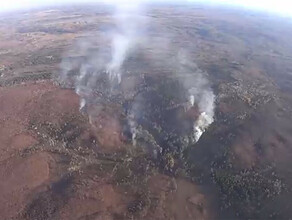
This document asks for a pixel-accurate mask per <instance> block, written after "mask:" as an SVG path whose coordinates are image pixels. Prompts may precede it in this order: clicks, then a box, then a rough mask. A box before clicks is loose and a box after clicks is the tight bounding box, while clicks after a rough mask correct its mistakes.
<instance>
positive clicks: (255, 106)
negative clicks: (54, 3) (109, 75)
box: [0, 5, 292, 220]
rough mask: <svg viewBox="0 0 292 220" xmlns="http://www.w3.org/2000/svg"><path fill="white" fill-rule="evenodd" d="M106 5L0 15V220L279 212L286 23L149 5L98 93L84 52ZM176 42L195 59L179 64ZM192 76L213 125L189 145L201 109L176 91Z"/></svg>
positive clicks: (283, 174) (287, 109) (107, 18)
mask: <svg viewBox="0 0 292 220" xmlns="http://www.w3.org/2000/svg"><path fill="white" fill-rule="evenodd" d="M111 13H112V10H111V9H110V8H108V7H106V6H104V5H94V6H92V5H91V6H72V7H62V8H53V9H42V10H41V9H39V10H33V11H29V12H19V13H17V14H13V15H9V14H2V15H0V176H1V180H0V213H1V218H3V219H38V220H41V219H80V220H81V219H82V220H83V219H84V220H85V219H101V220H123V219H137V220H138V219H141V220H148V219H157V220H163V219H173V220H187V219H290V218H291V216H292V213H291V210H292V209H291V204H292V203H291V197H292V192H291V187H292V173H291V169H290V166H291V165H292V164H291V156H292V148H291V143H292V138H291V132H292V123H291V122H292V117H291V116H292V115H291V114H292V108H291V107H292V90H291V88H292V80H291V79H292V78H291V76H292V69H291V64H292V43H291V40H290V36H292V23H291V21H289V20H288V19H284V18H279V17H275V16H271V15H267V14H260V13H256V12H251V11H240V10H237V9H226V8H221V7H211V6H204V5H188V6H184V5H173V6H170V5H152V6H149V7H148V8H147V12H146V13H145V16H146V17H147V20H148V24H147V26H148V27H147V30H145V33H147V35H148V36H150V37H151V38H150V39H151V40H149V41H146V43H145V42H144V41H143V42H144V43H142V44H140V45H139V46H138V48H139V49H138V50H135V51H134V52H133V53H131V55H129V56H128V57H127V58H126V59H125V61H124V65H123V68H122V71H123V72H124V75H123V77H124V78H122V79H121V83H120V85H119V90H117V91H116V90H114V89H113V91H110V92H111V94H114V95H111V96H108V93H109V87H108V84H107V83H108V82H107V81H106V79H105V78H104V75H103V74H105V73H104V70H103V69H98V70H96V69H95V67H96V63H97V61H96V59H93V58H95V57H96V56H99V54H100V53H101V52H102V53H104V54H108V51H107V50H108V45H109V41H108V38H107V36H105V35H104V32H105V31H106V30H108V29H111V28H112V27H114V26H115V21H114V20H113V18H112V14H111ZM89 43H90V44H89ZM88 44H89V46H88ZM84 45H85V46H84ZM145 45H146V46H145ZM157 48H158V49H157ZM181 48H182V49H183V50H187V53H186V54H187V59H188V60H190V61H191V62H192V63H193V64H194V65H191V66H186V67H185V66H183V68H181V67H182V66H179V68H178V65H177V62H176V59H175V58H174V56H173V54H174V53H176V52H177V51H181ZM104 59H107V57H106V56H105V58H104ZM84 62H86V63H87V64H88V65H87V66H89V67H88V73H87V78H88V79H87V78H82V80H79V78H78V74H79V73H80V72H82V67H81V64H83V63H84ZM68 65H69V67H70V68H69V69H68V68H67V67H68ZM64 66H65V67H64ZM64 68H65V69H66V71H67V72H66V75H65V76H64V75H62V72H64ZM182 69H183V70H182ZM96 71H97V72H98V73H100V74H99V75H98V77H97V78H94V80H91V79H92V78H91V77H92V76H95V72H96ZM176 71H177V72H179V74H177V73H176ZM192 73H196V74H197V75H192ZM199 77H200V79H201V78H203V79H204V80H203V83H201V84H203V86H202V87H200V88H205V87H208V88H210V89H211V90H212V92H213V93H214V96H215V99H214V121H213V122H212V123H211V124H210V125H209V127H208V128H207V129H206V131H205V132H204V133H203V135H202V136H201V137H200V139H199V141H194V140H193V139H194V138H193V137H192V129H193V124H194V122H195V121H196V120H197V119H198V118H199V117H200V113H201V112H200V110H199V104H194V105H192V106H188V91H189V90H188V89H189V87H191V84H192V83H198V81H200V79H199ZM76 80H79V81H78V82H79V84H78V86H79V90H78V88H77V86H76ZM205 81H206V82H207V83H206V82H205ZM201 84H200V85H201ZM85 85H86V87H85ZM89 87H90V92H88V88H89ZM76 91H77V92H76ZM121 91H122V92H121ZM199 94H201V93H199ZM82 99H85V100H86V105H84V106H82V108H80V107H81V106H80V103H82ZM129 115H130V116H131V119H133V120H134V122H133V123H135V126H136V127H135V129H136V130H135V132H136V134H135V142H136V143H135V144H133V143H132V135H133V134H132V133H133V131H132V130H131V128H130V126H129V123H128V121H129V119H128V117H129Z"/></svg>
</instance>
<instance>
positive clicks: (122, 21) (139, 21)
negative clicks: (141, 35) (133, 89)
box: [107, 1, 145, 83]
mask: <svg viewBox="0 0 292 220" xmlns="http://www.w3.org/2000/svg"><path fill="white" fill-rule="evenodd" d="M141 3H142V1H121V2H119V3H116V4H115V10H116V12H115V16H114V17H115V23H116V26H117V31H116V32H115V33H114V34H113V36H112V60H111V62H110V63H109V64H108V67H107V72H108V73H109V76H110V79H111V80H113V81H116V80H117V82H118V83H120V82H121V79H122V71H121V68H122V66H123V63H124V61H125V60H126V58H127V56H128V54H129V52H130V50H131V49H133V48H134V47H135V46H136V44H137V40H138V32H139V29H141V27H142V26H143V25H144V21H145V20H144V17H143V16H142V13H141Z"/></svg>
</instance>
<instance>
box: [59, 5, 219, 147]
mask: <svg viewBox="0 0 292 220" xmlns="http://www.w3.org/2000/svg"><path fill="white" fill-rule="evenodd" d="M133 2H134V3H133ZM133 2H130V3H129V2H128V3H125V2H123V3H121V4H115V7H114V12H115V13H114V16H113V17H114V24H115V28H114V29H113V30H111V32H105V33H99V35H98V36H96V38H98V39H95V40H93V41H85V42H84V41H81V42H79V43H78V46H77V49H76V50H77V51H79V53H80V55H79V56H76V57H73V56H71V55H69V56H68V57H67V58H64V60H63V62H62V73H61V77H60V79H61V81H62V82H63V83H64V84H71V86H72V87H74V88H75V90H76V93H77V94H78V95H79V96H80V100H81V101H80V110H81V111H84V112H86V113H87V114H88V115H89V118H90V121H94V120H93V119H92V118H94V117H96V116H97V115H98V114H99V113H100V109H102V108H103V106H104V105H107V104H109V103H113V102H117V103H119V104H120V105H121V106H124V103H129V102H131V104H129V105H128V106H127V109H126V115H127V124H128V126H129V130H130V132H131V138H132V143H133V145H136V143H137V140H136V138H137V136H138V132H139V129H138V127H139V121H141V119H142V118H143V117H144V118H145V117H147V116H146V114H143V113H142V112H143V111H144V109H146V108H144V107H145V106H146V105H148V104H149V102H151V101H149V100H147V99H146V98H145V95H141V94H140V95H138V96H135V94H136V92H137V90H141V87H142V86H141V81H143V80H145V79H144V78H145V77H144V76H145V74H144V73H146V74H147V73H149V74H153V72H154V73H156V72H157V74H161V73H166V74H165V77H166V78H173V79H174V80H177V81H179V83H180V84H181V85H182V90H185V92H184V94H185V95H184V98H182V99H181V100H180V102H182V105H183V106H184V108H185V111H189V110H190V109H192V108H197V109H198V112H199V116H198V117H196V118H193V119H192V120H193V126H192V131H191V133H192V138H191V139H192V140H190V141H188V142H189V143H196V142H197V141H198V140H199V139H200V137H201V135H202V134H203V133H204V132H205V131H206V129H207V128H208V127H209V125H210V124H211V123H212V122H213V117H214V101H215V96H214V94H213V92H212V90H211V88H210V85H209V82H208V80H207V78H206V77H205V73H204V72H203V71H201V70H200V69H199V68H198V67H197V65H196V64H195V63H194V62H193V61H191V60H190V59H189V57H190V56H189V54H188V53H187V52H186V50H184V49H178V48H177V47H175V46H173V45H172V44H171V42H170V41H169V39H168V38H169V36H162V35H161V36H162V37H161V36H159V37H157V36H158V34H154V35H153V34H152V35H146V34H145V32H146V28H145V26H146V24H147V23H148V22H150V21H149V20H150V18H148V19H146V15H145V14H144V13H143V10H142V8H143V7H142V2H141V1H133ZM97 41H98V43H97V44H98V46H96V45H95V44H96V42H97ZM146 77H147V75H146ZM132 78H133V79H135V80H134V81H133V82H131V81H130V79H132ZM137 78H138V80H137ZM154 78H155V77H154ZM68 82H69V83H68ZM129 84H133V85H131V86H129ZM142 84H143V83H142ZM125 85H127V86H126V87H127V88H128V87H130V88H132V89H130V91H128V90H127V89H125ZM148 86H149V85H148ZM148 89H149V88H148ZM128 93H131V94H132V93H133V95H130V96H129V95H128ZM154 94H157V92H156V93H154ZM157 95H160V94H157ZM154 111H155V109H153V112H154ZM162 111H163V110H162ZM169 123H170V122H169ZM174 126H176V124H174ZM178 129H179V128H178Z"/></svg>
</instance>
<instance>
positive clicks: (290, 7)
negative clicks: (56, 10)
mask: <svg viewBox="0 0 292 220" xmlns="http://www.w3.org/2000/svg"><path fill="white" fill-rule="evenodd" d="M139 1H143V2H150V1H152V2H186V3H190V2H194V3H198V2H199V3H207V4H208V3H211V4H215V5H218V4H219V5H226V6H236V7H238V6H239V7H242V8H246V9H255V10H260V11H266V12H270V13H275V14H279V15H284V16H291V17H292V2H291V1H289V0H278V1H273V0H268V1H264V0H244V1H243V0H207V1H203V0H182V1H178V0H158V1H157V0H155V1H153V0H139ZM92 2H104V3H109V4H123V3H131V2H133V0H107V1H105V0H86V1H82V0H62V1H60V0H44V1H39V0H11V1H3V0H1V1H0V12H7V11H8V12H11V11H14V10H19V9H30V8H35V7H40V6H53V5H61V4H68V3H92ZM136 2H137V1H135V3H136Z"/></svg>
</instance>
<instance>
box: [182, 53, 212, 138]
mask: <svg viewBox="0 0 292 220" xmlns="http://www.w3.org/2000/svg"><path fill="white" fill-rule="evenodd" d="M178 59H179V63H180V69H179V73H180V74H185V75H186V76H188V77H187V78H186V79H184V80H183V83H184V85H185V87H186V88H188V92H189V103H190V105H191V106H194V105H195V104H197V105H198V108H199V111H200V112H201V114H200V116H199V117H198V119H197V120H196V121H195V123H194V128H193V129H194V139H195V142H198V141H199V139H200V138H201V136H202V134H203V133H204V132H205V131H206V130H207V128H208V127H209V126H210V124H212V123H213V121H214V108H215V95H214V93H213V91H212V89H211V87H210V86H209V82H208V80H207V79H206V77H205V76H204V73H203V71H202V70H200V69H199V68H198V67H197V65H196V64H195V63H193V62H192V61H190V60H189V56H188V55H187V54H186V52H184V51H179V54H178ZM191 70H194V72H192V71H191Z"/></svg>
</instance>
